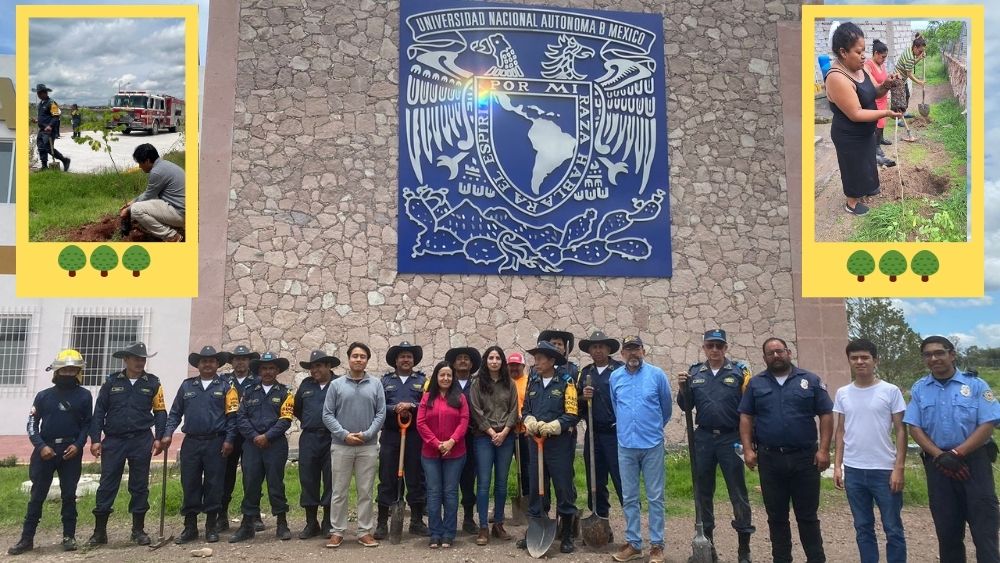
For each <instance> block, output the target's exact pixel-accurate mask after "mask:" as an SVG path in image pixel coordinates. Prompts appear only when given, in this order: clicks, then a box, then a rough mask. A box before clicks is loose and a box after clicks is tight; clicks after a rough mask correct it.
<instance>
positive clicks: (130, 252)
mask: <svg viewBox="0 0 1000 563" xmlns="http://www.w3.org/2000/svg"><path fill="white" fill-rule="evenodd" d="M150 261H151V260H150V258H149V252H147V251H146V249H145V248H143V247H141V246H139V245H134V246H130V247H128V248H126V249H125V252H123V253H122V266H125V267H126V268H127V269H129V270H132V275H133V276H135V277H139V272H141V271H142V270H145V269H146V268H148V267H149V263H150Z"/></svg>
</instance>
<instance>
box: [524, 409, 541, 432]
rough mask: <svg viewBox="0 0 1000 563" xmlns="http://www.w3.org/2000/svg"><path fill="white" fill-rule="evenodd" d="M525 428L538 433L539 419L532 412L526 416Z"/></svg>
mask: <svg viewBox="0 0 1000 563" xmlns="http://www.w3.org/2000/svg"><path fill="white" fill-rule="evenodd" d="M524 429H525V430H526V431H527V432H528V434H538V419H537V418H535V417H533V416H531V415H530V414H529V415H528V416H526V417H524Z"/></svg>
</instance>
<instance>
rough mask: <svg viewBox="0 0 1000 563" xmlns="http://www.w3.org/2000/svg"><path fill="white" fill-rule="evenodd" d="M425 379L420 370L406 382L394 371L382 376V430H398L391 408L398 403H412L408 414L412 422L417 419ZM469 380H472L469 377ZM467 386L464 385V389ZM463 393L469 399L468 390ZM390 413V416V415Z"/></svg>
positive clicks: (412, 374)
mask: <svg viewBox="0 0 1000 563" xmlns="http://www.w3.org/2000/svg"><path fill="white" fill-rule="evenodd" d="M426 381H427V376H426V375H424V372H422V371H415V372H413V373H411V374H410V376H409V377H407V378H406V383H403V379H402V378H401V377H399V376H398V375H396V372H391V373H387V374H385V375H383V376H382V389H384V390H385V412H386V417H385V424H384V425H383V426H382V430H383V431H384V430H388V431H390V432H399V423H398V422H396V416H395V414H394V413H393V409H395V408H396V405H398V404H399V403H413V409H412V410H410V414H412V415H413V422H414V423H416V421H417V406H419V405H420V398H421V397H423V396H424V386H425V382H426ZM469 381H472V379H471V378H470V379H469ZM468 388H469V386H468V385H466V389H468ZM463 392H464V393H465V398H466V400H468V399H469V393H468V391H465V390H463ZM390 415H391V416H390Z"/></svg>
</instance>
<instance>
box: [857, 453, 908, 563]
mask: <svg viewBox="0 0 1000 563" xmlns="http://www.w3.org/2000/svg"><path fill="white" fill-rule="evenodd" d="M891 475H892V471H890V470H888V469H855V468H853V467H846V466H845V467H844V488H845V489H846V490H847V502H848V504H850V506H851V515H852V516H853V517H854V531H855V535H856V536H857V541H858V552H859V553H860V555H861V563H878V560H879V557H878V542H877V541H876V539H875V511H874V510H873V508H872V506H873V503H874V504H877V505H878V511H879V514H880V515H881V516H882V528H884V529H885V537H886V547H885V555H886V561H888V562H889V563H903V562H905V561H906V537H905V536H904V535H903V518H902V515H901V512H902V510H903V493H902V492H899V493H894V492H892V490H891V489H890V488H889V477H890V476H891Z"/></svg>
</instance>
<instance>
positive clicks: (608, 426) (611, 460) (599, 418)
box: [577, 330, 623, 542]
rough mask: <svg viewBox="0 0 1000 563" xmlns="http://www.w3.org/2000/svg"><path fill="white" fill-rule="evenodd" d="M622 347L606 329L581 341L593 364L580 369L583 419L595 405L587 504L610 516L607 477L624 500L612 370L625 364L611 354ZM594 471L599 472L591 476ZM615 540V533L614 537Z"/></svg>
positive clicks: (587, 451)
mask: <svg viewBox="0 0 1000 563" xmlns="http://www.w3.org/2000/svg"><path fill="white" fill-rule="evenodd" d="M619 348H621V344H620V343H619V342H618V341H617V340H615V339H614V338H609V337H608V335H606V334H604V331H601V330H597V331H594V332H593V333H592V334H591V335H590V338H588V339H585V340H581V341H580V350H583V351H584V352H585V353H587V354H590V357H591V358H593V360H594V361H593V363H590V364H587V366H585V367H584V368H583V370H581V371H580V378H579V381H577V387H578V389H579V393H578V395H579V396H581V397H582V398H583V399H584V400H582V401H580V418H581V419H583V418H586V417H587V409H588V405H587V402H588V401H590V402H591V403H592V404H593V409H594V412H593V417H594V428H589V427H588V428H587V432H586V433H585V434H584V438H583V459H585V460H589V459H590V436H591V432H592V431H593V433H594V434H593V436H594V468H593V469H591V467H590V464H589V463H586V464H584V466H585V467H586V471H587V506H589V507H590V510H591V511H593V512H594V513H595V514H597V515H598V516H600V517H601V518H607V517H608V514H609V513H610V511H611V503H610V502H609V500H608V476H609V475H610V476H611V482H612V483H613V484H614V486H615V492H616V493H617V494H618V504H619V506H621V505H622V504H623V500H622V477H621V472H620V471H619V470H618V429H617V428H615V410H614V408H613V407H612V405H611V372H613V371H615V370H616V369H618V368H619V367H621V366H622V363H621V362H619V361H618V360H615V359H614V358H612V357H611V355H612V354H614V353H615V352H617V351H618V349H619ZM591 471H594V472H595V473H596V475H591ZM594 478H596V479H597V482H596V483H597V498H596V499H594V498H591V495H590V480H591V479H594ZM610 541H612V542H613V541H614V536H613V535H612V537H611V540H610Z"/></svg>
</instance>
